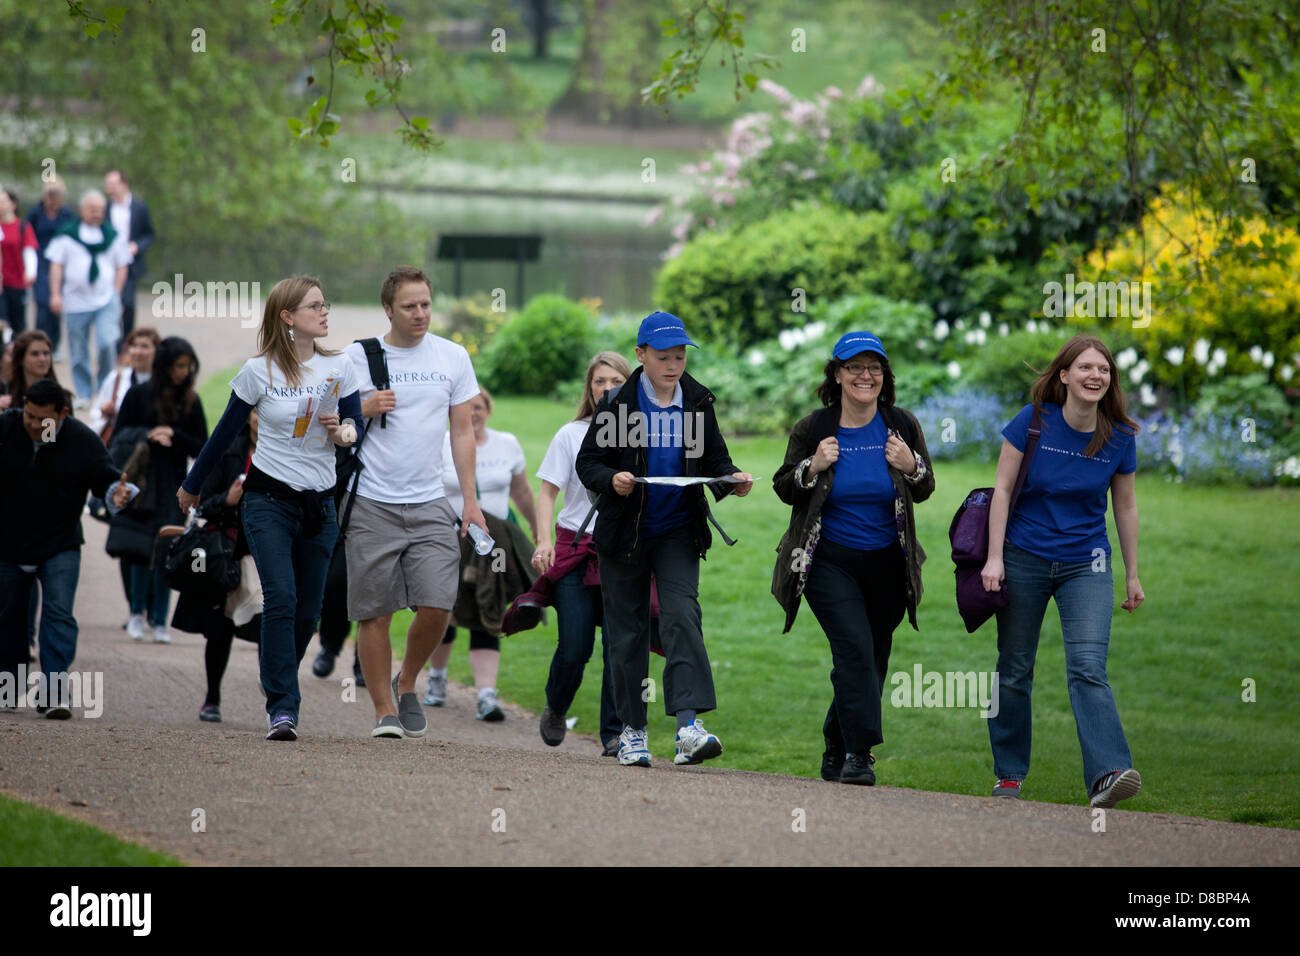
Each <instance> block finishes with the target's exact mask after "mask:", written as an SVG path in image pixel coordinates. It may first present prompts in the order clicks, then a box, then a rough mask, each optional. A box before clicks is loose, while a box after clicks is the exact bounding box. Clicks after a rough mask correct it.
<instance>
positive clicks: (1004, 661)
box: [980, 335, 1145, 807]
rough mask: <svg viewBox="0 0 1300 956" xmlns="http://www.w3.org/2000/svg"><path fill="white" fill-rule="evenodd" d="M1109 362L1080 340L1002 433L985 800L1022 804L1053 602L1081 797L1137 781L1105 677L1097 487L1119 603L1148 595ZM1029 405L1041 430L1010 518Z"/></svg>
mask: <svg viewBox="0 0 1300 956" xmlns="http://www.w3.org/2000/svg"><path fill="white" fill-rule="evenodd" d="M1114 367H1115V366H1114V362H1113V361H1112V359H1111V355H1110V350H1109V349H1107V348H1106V346H1105V344H1103V343H1102V342H1101V340H1100V339H1097V338H1094V337H1092V336H1090V335H1076V336H1075V337H1074V338H1072V339H1071V340H1070V341H1069V342H1066V343H1065V345H1064V346H1063V347H1062V348H1061V351H1060V352H1058V353H1057V356H1056V358H1054V359H1053V360H1052V364H1051V365H1050V366H1049V367H1048V369H1047V371H1046V372H1044V373H1043V374H1042V375H1040V376H1039V378H1038V380H1037V381H1036V382H1035V383H1034V387H1033V391H1032V392H1031V397H1032V403H1031V404H1029V405H1026V406H1025V407H1024V408H1022V409H1021V410H1020V413H1019V414H1018V415H1016V417H1015V418H1014V419H1012V421H1011V422H1010V424H1008V425H1007V426H1006V428H1004V429H1003V430H1002V435H1003V437H1004V438H1005V441H1003V443H1002V453H1001V455H1000V457H999V458H998V474H997V483H996V485H995V487H994V492H993V500H992V503H991V504H990V507H989V556H988V561H987V563H986V564H985V565H984V569H983V571H982V572H981V574H980V577H981V578H982V580H983V583H984V588H985V589H986V590H987V591H998V590H999V589H1000V588H1001V587H1002V585H1003V584H1004V583H1005V584H1006V586H1007V590H1008V598H1009V600H1008V603H1007V606H1006V607H1004V608H1002V609H1001V610H999V611H998V612H997V615H998V668H997V670H998V695H999V697H998V710H997V714H996V715H995V716H993V717H991V718H989V722H988V724H989V742H990V744H991V745H992V748H993V772H994V773H995V774H996V775H997V778H998V779H997V783H996V784H995V785H994V787H993V796H995V797H1010V798H1012V799H1018V798H1019V797H1020V788H1021V784H1022V782H1023V781H1024V779H1025V777H1026V776H1027V775H1028V773H1029V749H1030V728H1031V712H1030V692H1031V691H1032V689H1033V683H1034V661H1035V658H1036V657H1037V654H1038V638H1039V633H1040V631H1041V629H1042V626H1043V616H1044V615H1045V614H1046V612H1047V602H1048V601H1049V600H1051V599H1055V600H1056V605H1057V608H1058V610H1059V611H1060V615H1061V630H1062V632H1063V636H1064V639H1065V666H1066V675H1067V679H1068V682H1069V688H1070V704H1071V706H1072V708H1073V709H1074V720H1075V724H1076V726H1077V729H1078V733H1079V745H1080V748H1081V749H1082V751H1083V778H1084V786H1085V788H1086V789H1087V793H1088V800H1089V803H1090V804H1091V805H1092V806H1094V807H1113V806H1115V804H1116V803H1118V802H1119V801H1120V800H1126V799H1128V798H1129V797H1132V796H1134V795H1136V794H1137V792H1138V791H1139V790H1140V789H1141V787H1142V777H1141V775H1140V774H1139V773H1138V772H1137V771H1136V770H1134V769H1133V767H1132V757H1131V756H1130V754H1129V749H1128V741H1127V740H1126V739H1125V737H1124V728H1123V727H1122V726H1121V724H1120V719H1119V712H1118V710H1117V709H1116V707H1115V697H1114V694H1112V693H1111V689H1110V684H1109V683H1108V682H1107V679H1106V656H1107V653H1108V650H1109V646H1110V619H1111V614H1112V611H1113V608H1114V600H1115V593H1114V584H1113V581H1112V578H1111V554H1110V541H1109V539H1108V538H1107V536H1106V493H1107V491H1109V492H1110V495H1111V500H1112V502H1113V504H1114V508H1115V527H1116V528H1117V529H1118V531H1119V540H1120V549H1121V551H1122V553H1123V556H1124V567H1125V569H1126V571H1127V575H1126V584H1125V590H1126V592H1127V597H1126V599H1125V601H1124V603H1123V604H1122V605H1121V606H1122V607H1123V608H1124V609H1125V610H1126V611H1128V612H1130V613H1132V612H1133V611H1136V610H1137V608H1138V606H1139V605H1140V604H1141V603H1142V601H1143V600H1144V598H1145V595H1144V594H1143V593H1142V585H1141V583H1140V582H1139V581H1138V575H1137V544H1138V511H1137V493H1136V490H1135V482H1134V475H1135V473H1136V471H1137V440H1136V437H1135V436H1136V434H1137V425H1136V424H1135V423H1134V422H1133V420H1132V419H1130V418H1129V417H1128V416H1127V415H1126V414H1125V411H1124V395H1123V393H1122V392H1121V390H1120V387H1119V382H1118V381H1115V380H1113V379H1112V377H1111V375H1112V371H1113V369H1114ZM1036 413H1037V414H1038V415H1039V417H1040V418H1041V421H1042V430H1041V436H1040V438H1039V440H1038V444H1037V447H1036V449H1035V450H1034V452H1033V458H1032V460H1031V462H1030V465H1029V468H1028V470H1027V474H1026V477H1025V482H1024V487H1023V488H1022V490H1021V493H1020V497H1019V499H1018V500H1017V502H1016V508H1015V511H1014V513H1013V514H1011V515H1010V517H1009V518H1008V510H1009V509H1008V502H1009V500H1010V497H1011V489H1012V486H1013V485H1014V484H1015V481H1016V475H1017V473H1018V472H1019V470H1020V462H1021V459H1022V457H1023V453H1024V450H1025V448H1026V447H1027V444H1028V438H1029V429H1030V421H1031V419H1032V418H1033V416H1034V415H1035V414H1036Z"/></svg>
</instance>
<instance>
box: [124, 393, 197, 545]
mask: <svg viewBox="0 0 1300 956" xmlns="http://www.w3.org/2000/svg"><path fill="white" fill-rule="evenodd" d="M160 424H162V423H161V422H160V421H159V420H158V408H157V404H156V402H155V401H154V393H153V381H152V380H150V381H148V382H141V383H140V384H139V385H133V386H131V388H130V390H129V391H128V392H127V393H126V395H125V396H124V397H123V398H122V408H121V410H120V411H119V412H118V413H117V422H116V425H115V426H114V427H115V428H116V430H117V432H120V433H122V434H123V436H124V437H125V436H126V435H127V434H128V433H129V434H131V435H134V434H135V432H134V431H133V429H136V428H143V429H146V430H151V429H153V428H155V427H156V426H158V425H160ZM115 438H116V434H115ZM207 440H208V423H207V419H206V418H204V417H203V403H202V402H200V401H199V400H198V397H197V396H196V397H195V399H194V404H193V405H192V406H190V410H189V411H188V412H185V413H183V414H182V415H181V417H180V418H179V420H177V422H176V423H175V424H174V425H172V443H171V445H170V446H168V445H161V444H158V443H157V442H150V443H149V476H148V480H147V484H146V487H145V489H144V490H143V491H142V492H141V494H140V500H138V501H136V502H133V503H132V504H131V506H130V507H129V508H128V509H126V511H124V512H122V515H123V517H122V518H121V519H120V520H123V521H130V520H131V519H132V518H134V519H136V520H142V519H144V517H145V516H148V517H149V522H150V523H151V525H152V530H153V531H157V530H158V529H159V528H161V527H162V526H163V525H167V524H181V523H183V521H184V516H183V515H182V514H181V511H180V506H179V505H178V504H177V503H176V489H178V488H179V487H180V486H181V482H182V481H184V480H185V475H186V473H187V471H188V470H189V461H188V460H189V459H190V458H193V457H196V456H197V455H198V453H199V452H200V451H202V450H203V443H204V442H206V441H207ZM111 444H112V445H113V447H114V448H115V449H116V448H117V447H118V445H119V443H118V442H117V441H116V440H115V441H113V442H112V443H111Z"/></svg>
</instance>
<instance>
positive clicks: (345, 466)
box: [334, 338, 389, 539]
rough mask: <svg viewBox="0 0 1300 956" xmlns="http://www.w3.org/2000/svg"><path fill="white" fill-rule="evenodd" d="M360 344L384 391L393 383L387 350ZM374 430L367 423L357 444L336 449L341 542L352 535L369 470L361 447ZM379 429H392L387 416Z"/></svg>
mask: <svg viewBox="0 0 1300 956" xmlns="http://www.w3.org/2000/svg"><path fill="white" fill-rule="evenodd" d="M357 341H358V342H360V343H361V347H362V348H363V349H365V352H366V363H367V364H368V365H369V366H370V380H371V381H372V382H373V383H374V385H375V388H376V389H377V390H379V391H383V390H384V389H386V388H388V384H389V383H388V360H387V359H386V358H385V357H384V347H383V346H382V345H380V344H379V339H377V338H371V339H357ZM370 427H371V423H370V422H367V423H366V429H365V431H364V432H363V433H362V435H361V438H360V439H359V440H358V441H357V443H356V444H355V445H352V446H351V447H350V448H335V449H334V479H335V481H334V506H335V508H338V509H340V510H341V512H342V513H341V514H340V516H339V538H340V539H342V538H343V537H345V536H346V535H347V533H348V521H349V520H350V519H351V517H352V505H353V504H354V503H355V502H356V500H357V482H358V481H360V480H361V469H362V468H364V467H365V466H364V465H362V464H361V446H362V444H364V442H365V440H366V435H367V434H369V433H370ZM379 427H380V428H387V427H388V415H387V414H383V415H380V416H379ZM345 502H346V504H345Z"/></svg>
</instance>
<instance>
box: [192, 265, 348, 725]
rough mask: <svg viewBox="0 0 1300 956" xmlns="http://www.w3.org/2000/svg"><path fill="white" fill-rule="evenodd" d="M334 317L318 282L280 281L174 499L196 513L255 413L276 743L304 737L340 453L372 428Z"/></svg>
mask: <svg viewBox="0 0 1300 956" xmlns="http://www.w3.org/2000/svg"><path fill="white" fill-rule="evenodd" d="M328 315H329V303H328V302H326V301H325V295H324V293H323V292H322V291H321V287H320V283H319V282H318V281H316V280H315V279H313V278H310V277H307V276H295V277H293V278H291V279H282V280H280V281H279V282H277V283H276V284H275V287H274V288H273V289H272V290H271V292H270V294H269V295H268V296H267V298H266V308H265V310H264V311H263V314H262V328H261V331H260V332H259V333H258V353H257V355H256V356H254V357H253V358H251V359H249V360H248V361H247V362H245V363H244V366H243V368H241V369H240V370H239V374H238V375H236V376H235V377H234V379H233V380H232V381H231V383H230V387H231V395H230V404H229V405H227V406H226V411H225V414H223V415H222V416H221V421H220V422H219V423H218V424H217V427H216V429H214V430H213V432H212V436H211V437H210V438H209V439H208V442H207V444H206V445H204V447H203V450H202V451H201V452H200V453H199V456H198V458H197V459H195V462H194V467H193V468H191V469H190V473H189V475H188V477H186V479H185V481H184V483H183V484H182V485H181V488H180V490H179V491H178V492H177V494H176V497H177V500H179V501H180V504H181V510H182V511H183V512H184V511H188V510H189V509H190V508H191V507H194V506H196V505H197V504H198V500H199V499H198V491H199V488H200V487H201V486H202V484H203V479H204V478H206V477H207V474H208V472H209V471H210V470H211V469H212V468H213V467H214V466H215V465H216V463H217V462H218V461H219V460H220V459H221V456H222V454H224V453H225V451H226V449H227V448H229V447H230V444H231V442H233V441H234V440H235V438H236V437H237V436H238V435H239V431H240V429H241V428H243V426H244V423H245V422H246V421H248V417H249V413H250V412H251V411H252V410H253V409H256V410H257V420H258V442H257V449H256V451H255V452H254V453H253V459H252V464H251V466H250V468H249V472H248V475H247V476H246V478H245V480H244V483H243V490H242V492H241V494H242V503H243V508H242V511H243V523H244V535H245V537H246V538H247V540H248V548H249V550H250V551H251V552H252V554H253V561H254V562H255V563H256V565H257V574H258V577H259V578H260V579H261V584H262V642H261V647H260V654H259V663H260V673H261V685H262V690H263V691H264V693H265V694H266V715H267V726H268V732H267V735H266V739H267V740H297V739H298V707H299V704H300V703H301V702H302V697H301V695H300V694H299V691H298V665H299V663H301V661H302V656H303V654H304V653H305V652H306V650H307V645H308V643H309V642H310V641H311V636H312V633H313V632H314V631H315V628H316V619H317V618H318V617H319V616H320V607H321V599H322V597H323V594H324V590H325V572H326V570H327V569H328V567H329V561H330V554H331V553H332V552H333V550H334V542H335V540H336V539H337V538H338V534H339V526H338V519H337V517H336V515H335V511H334V498H333V495H334V481H335V478H334V446H335V445H338V446H347V445H350V444H352V443H354V442H355V441H356V440H357V438H358V434H357V432H358V431H359V430H360V429H361V428H362V427H363V426H362V425H361V399H360V397H359V396H358V394H357V388H358V381H357V373H356V370H355V369H354V368H353V366H352V362H351V361H349V360H348V359H347V358H345V357H344V356H343V355H342V354H341V353H339V352H338V351H336V350H334V349H327V348H324V347H322V346H321V345H320V343H319V341H318V340H319V339H322V338H324V337H325V335H326V333H327V331H328Z"/></svg>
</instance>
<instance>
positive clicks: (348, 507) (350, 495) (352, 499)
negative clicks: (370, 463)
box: [339, 418, 374, 538]
mask: <svg viewBox="0 0 1300 956" xmlns="http://www.w3.org/2000/svg"><path fill="white" fill-rule="evenodd" d="M373 421H374V419H373V418H372V419H370V421H367V422H366V427H365V429H364V430H363V431H362V432H361V437H360V438H358V439H357V443H356V445H354V446H353V448H352V455H353V457H354V458H356V465H357V467H356V470H354V471H353V472H352V482H351V485H352V487H350V488H349V489H348V490H347V503H346V504H344V506H343V514H342V516H341V517H340V518H339V537H340V538H343V537H346V536H347V533H348V522H349V521H351V520H352V506H353V505H354V504H356V501H357V486H358V485H359V484H360V483H361V469H362V468H364V467H365V466H364V465H362V464H361V446H362V445H364V444H365V443H366V435H368V434H370V424H371V422H373Z"/></svg>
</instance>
